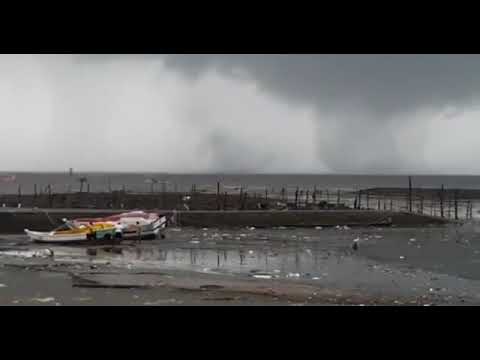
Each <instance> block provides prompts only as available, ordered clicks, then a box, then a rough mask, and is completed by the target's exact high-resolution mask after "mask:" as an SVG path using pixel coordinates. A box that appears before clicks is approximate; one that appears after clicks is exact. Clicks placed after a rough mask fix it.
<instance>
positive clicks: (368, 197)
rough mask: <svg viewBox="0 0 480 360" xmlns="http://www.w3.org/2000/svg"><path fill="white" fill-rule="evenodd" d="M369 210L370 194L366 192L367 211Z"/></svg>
mask: <svg viewBox="0 0 480 360" xmlns="http://www.w3.org/2000/svg"><path fill="white" fill-rule="evenodd" d="M369 208H370V193H369V192H368V191H367V210H368V209H369Z"/></svg>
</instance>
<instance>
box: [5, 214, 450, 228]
mask: <svg viewBox="0 0 480 360" xmlns="http://www.w3.org/2000/svg"><path fill="white" fill-rule="evenodd" d="M119 212H122V210H109V209H108V210H101V209H100V210H86V209H85V210H79V209H65V210H61V209H56V210H48V212H45V211H42V210H38V209H2V210H1V211H0V233H1V234H15V233H21V232H23V230H24V229H25V228H28V229H31V230H39V231H47V230H51V229H52V227H53V226H55V225H60V224H61V223H62V219H63V218H68V219H73V218H80V217H101V216H107V215H111V214H115V213H119ZM162 213H165V212H162ZM47 214H48V215H47ZM168 214H172V215H174V216H173V217H172V218H173V220H174V224H175V225H177V226H184V227H187V226H188V227H219V228H221V227H244V226H254V227H267V228H269V227H279V226H286V227H289V226H290V227H314V226H337V225H340V226H343V225H348V226H370V225H387V226H388V225H394V226H426V225H441V224H447V223H448V221H447V220H446V219H441V218H438V217H430V216H425V215H419V214H410V213H395V212H382V211H361V210H333V211H332V210H324V211H322V210H317V211H304V210H295V211H176V212H168Z"/></svg>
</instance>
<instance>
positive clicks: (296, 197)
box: [295, 186, 299, 208]
mask: <svg viewBox="0 0 480 360" xmlns="http://www.w3.org/2000/svg"><path fill="white" fill-rule="evenodd" d="M298 191H299V190H298V186H297V189H296V190H295V208H297V207H298Z"/></svg>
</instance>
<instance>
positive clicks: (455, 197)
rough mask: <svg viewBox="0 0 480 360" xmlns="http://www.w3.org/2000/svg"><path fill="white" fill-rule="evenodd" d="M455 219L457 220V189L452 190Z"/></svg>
mask: <svg viewBox="0 0 480 360" xmlns="http://www.w3.org/2000/svg"><path fill="white" fill-rule="evenodd" d="M454 209H455V220H458V190H455V192H454Z"/></svg>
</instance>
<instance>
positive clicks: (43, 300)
mask: <svg viewBox="0 0 480 360" xmlns="http://www.w3.org/2000/svg"><path fill="white" fill-rule="evenodd" d="M32 301H37V302H40V303H47V302H52V301H55V298H53V297H46V298H33V299H32Z"/></svg>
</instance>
